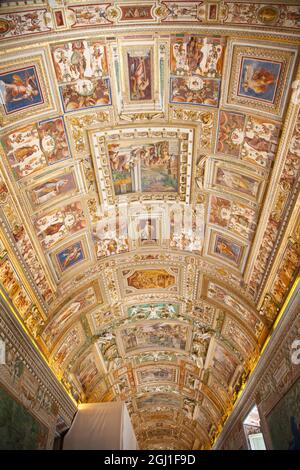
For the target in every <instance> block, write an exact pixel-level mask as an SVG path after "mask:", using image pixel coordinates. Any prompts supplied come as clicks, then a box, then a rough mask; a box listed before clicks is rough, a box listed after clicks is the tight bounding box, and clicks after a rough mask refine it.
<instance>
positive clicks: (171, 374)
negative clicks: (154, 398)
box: [136, 366, 177, 385]
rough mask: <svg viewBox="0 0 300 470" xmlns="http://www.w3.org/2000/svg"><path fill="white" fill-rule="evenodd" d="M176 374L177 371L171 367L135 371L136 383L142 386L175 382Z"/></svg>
mask: <svg viewBox="0 0 300 470" xmlns="http://www.w3.org/2000/svg"><path fill="white" fill-rule="evenodd" d="M176 373H177V370H176V369H175V368H173V367H172V368H171V367H166V366H165V367H155V368H145V369H141V368H139V369H137V372H136V374H137V380H138V383H139V384H141V385H144V384H145V383H151V382H155V383H157V382H158V383H159V382H162V383H165V382H171V383H175V382H176Z"/></svg>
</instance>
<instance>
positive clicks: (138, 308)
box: [127, 302, 179, 320]
mask: <svg viewBox="0 0 300 470" xmlns="http://www.w3.org/2000/svg"><path fill="white" fill-rule="evenodd" d="M178 312H179V305H177V304H174V303H165V302H162V303H158V304H138V305H133V306H132V307H128V310H127V315H128V317H129V318H131V319H134V320H144V319H145V320H150V319H158V318H166V319H167V318H176V317H177V316H178Z"/></svg>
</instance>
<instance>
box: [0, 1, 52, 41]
mask: <svg viewBox="0 0 300 470" xmlns="http://www.w3.org/2000/svg"><path fill="white" fill-rule="evenodd" d="M52 29H53V25H52V22H51V13H50V12H48V11H47V10H46V8H39V9H34V10H23V11H20V12H17V11H14V12H10V13H2V14H1V16H0V40H1V39H6V38H15V37H16V36H27V35H33V34H38V33H44V32H46V31H51V30H52Z"/></svg>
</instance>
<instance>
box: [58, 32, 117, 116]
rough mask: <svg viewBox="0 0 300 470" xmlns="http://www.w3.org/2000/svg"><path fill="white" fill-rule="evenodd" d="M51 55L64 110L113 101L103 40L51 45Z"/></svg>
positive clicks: (108, 103)
mask: <svg viewBox="0 0 300 470" xmlns="http://www.w3.org/2000/svg"><path fill="white" fill-rule="evenodd" d="M52 58H53V63H54V68H55V72H56V77H57V80H58V83H59V89H60V94H61V99H62V103H63V107H64V110H65V111H74V110H76V109H84V108H89V107H91V106H106V105H110V104H111V91H110V81H109V78H108V63H107V55H106V47H105V46H104V44H103V43H100V42H87V41H74V42H69V43H65V44H59V45H56V46H52Z"/></svg>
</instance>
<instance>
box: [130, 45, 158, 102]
mask: <svg viewBox="0 0 300 470" xmlns="http://www.w3.org/2000/svg"><path fill="white" fill-rule="evenodd" d="M126 56H127V66H128V80H129V92H130V100H131V101H147V100H151V99H152V67H151V62H152V49H151V48H138V47H136V48H135V49H131V50H127V52H126Z"/></svg>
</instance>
